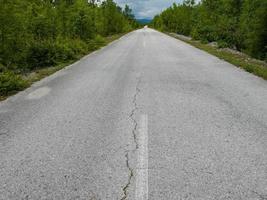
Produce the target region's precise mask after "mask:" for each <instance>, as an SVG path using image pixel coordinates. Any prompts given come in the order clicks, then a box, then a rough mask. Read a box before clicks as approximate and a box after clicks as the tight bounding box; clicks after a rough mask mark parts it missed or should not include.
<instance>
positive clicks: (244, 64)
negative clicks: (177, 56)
mask: <svg viewBox="0 0 267 200" xmlns="http://www.w3.org/2000/svg"><path fill="white" fill-rule="evenodd" d="M167 34H168V35H169V36H171V37H174V38H176V39H179V40H181V41H183V42H186V43H188V44H190V45H192V46H194V47H196V48H198V49H201V50H204V51H206V52H208V53H210V54H212V55H214V56H217V57H218V58H220V59H222V60H225V61H227V62H229V63H231V64H233V65H235V66H237V67H239V68H241V69H244V70H245V71H247V72H250V73H252V74H254V75H256V76H259V77H262V78H263V79H265V80H267V63H266V62H264V61H261V60H256V59H254V58H251V57H250V56H248V55H246V54H244V53H241V52H240V53H237V52H234V51H229V49H223V48H218V47H215V46H211V45H208V44H204V43H202V42H200V41H196V40H189V39H184V38H181V37H179V36H178V35H177V36H175V35H174V34H170V33H167Z"/></svg>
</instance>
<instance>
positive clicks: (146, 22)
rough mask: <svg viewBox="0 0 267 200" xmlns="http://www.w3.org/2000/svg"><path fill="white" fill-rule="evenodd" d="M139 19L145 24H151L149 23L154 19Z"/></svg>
mask: <svg viewBox="0 0 267 200" xmlns="http://www.w3.org/2000/svg"><path fill="white" fill-rule="evenodd" d="M137 21H138V22H139V23H140V24H143V25H145V24H149V23H150V22H151V21H152V19H137Z"/></svg>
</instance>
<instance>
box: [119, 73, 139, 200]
mask: <svg viewBox="0 0 267 200" xmlns="http://www.w3.org/2000/svg"><path fill="white" fill-rule="evenodd" d="M140 83H141V77H139V78H138V82H137V84H136V88H135V94H134V97H133V101H132V103H133V105H134V106H133V109H132V111H131V113H130V115H129V118H130V119H131V121H132V122H133V124H134V128H133V130H132V135H133V139H134V143H135V149H134V150H132V151H133V152H135V151H136V150H137V149H138V148H139V145H138V141H137V127H138V123H137V121H136V120H135V118H134V116H135V113H136V111H137V110H138V106H137V97H138V95H139V93H140V88H139V85H140ZM129 153H130V150H127V152H126V154H125V158H126V167H127V169H128V171H129V177H128V181H127V184H126V185H125V186H124V187H123V197H122V198H121V200H125V199H127V196H128V189H129V187H130V185H131V182H132V178H133V177H134V170H133V168H132V167H131V166H130V162H129Z"/></svg>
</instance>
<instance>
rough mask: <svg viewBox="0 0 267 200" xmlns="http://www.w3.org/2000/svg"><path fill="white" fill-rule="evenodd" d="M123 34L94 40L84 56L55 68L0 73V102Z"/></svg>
mask: <svg viewBox="0 0 267 200" xmlns="http://www.w3.org/2000/svg"><path fill="white" fill-rule="evenodd" d="M125 34H127V33H122V34H115V35H112V36H108V37H105V38H99V39H96V40H95V41H93V43H92V45H91V46H92V48H90V49H89V51H87V52H86V53H85V54H82V55H76V56H75V58H74V59H71V60H68V61H65V62H60V63H58V64H57V65H55V66H48V67H42V68H39V69H38V68H37V69H35V70H32V71H29V72H13V71H3V72H1V71H0V101H3V100H5V99H6V98H8V97H9V96H12V95H14V94H16V93H18V92H19V91H22V90H24V89H26V88H28V87H30V86H31V85H32V84H33V83H35V82H37V81H39V80H41V79H43V78H45V77H47V76H49V75H51V74H53V73H55V72H57V71H59V70H61V69H63V68H64V67H66V66H68V65H71V64H72V63H75V62H76V61H78V60H80V59H81V58H82V57H83V56H86V55H88V54H90V53H92V52H94V51H96V50H98V49H100V48H101V47H104V46H106V45H108V44H109V43H111V42H113V41H115V40H117V39H119V38H120V37H122V36H123V35H125ZM0 67H1V66H0Z"/></svg>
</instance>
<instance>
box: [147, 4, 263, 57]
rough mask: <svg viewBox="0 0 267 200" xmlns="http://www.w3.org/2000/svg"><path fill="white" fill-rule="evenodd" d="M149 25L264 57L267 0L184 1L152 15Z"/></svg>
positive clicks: (253, 55)
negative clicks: (153, 16)
mask: <svg viewBox="0 0 267 200" xmlns="http://www.w3.org/2000/svg"><path fill="white" fill-rule="evenodd" d="M151 25H152V26H153V27H154V28H156V29H159V30H162V31H168V32H175V33H178V34H183V35H186V36H191V37H192V38H193V39H196V40H201V41H203V42H213V41H216V42H217V43H218V45H219V47H230V48H234V49H237V50H239V51H243V52H245V53H247V54H249V55H250V56H252V57H255V58H258V59H265V60H267V1H266V0H202V1H201V2H200V3H198V4H196V3H195V1H194V0H184V2H183V3H182V4H178V5H177V4H173V6H171V7H170V8H168V9H166V10H165V11H163V12H162V13H161V14H160V15H157V16H155V18H154V19H153V21H152V23H151Z"/></svg>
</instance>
